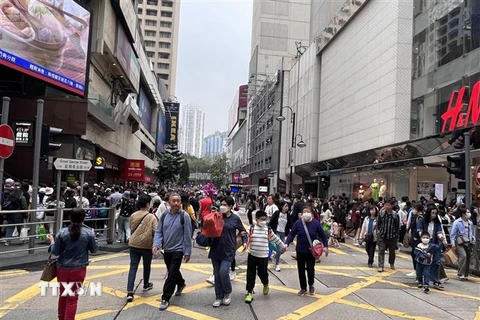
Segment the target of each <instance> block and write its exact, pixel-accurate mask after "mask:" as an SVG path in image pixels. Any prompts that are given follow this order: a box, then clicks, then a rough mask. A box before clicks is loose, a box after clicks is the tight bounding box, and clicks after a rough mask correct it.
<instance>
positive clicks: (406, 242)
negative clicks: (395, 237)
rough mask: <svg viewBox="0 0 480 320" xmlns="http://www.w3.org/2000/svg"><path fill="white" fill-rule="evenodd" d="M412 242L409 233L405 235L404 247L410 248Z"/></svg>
mask: <svg viewBox="0 0 480 320" xmlns="http://www.w3.org/2000/svg"><path fill="white" fill-rule="evenodd" d="M410 241H411V236H410V233H409V232H407V233H405V236H404V237H403V247H404V248H408V247H410Z"/></svg>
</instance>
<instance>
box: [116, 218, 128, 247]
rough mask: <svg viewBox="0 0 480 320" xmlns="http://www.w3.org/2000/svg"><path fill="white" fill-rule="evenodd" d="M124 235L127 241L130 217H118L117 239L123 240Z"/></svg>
mask: <svg viewBox="0 0 480 320" xmlns="http://www.w3.org/2000/svg"><path fill="white" fill-rule="evenodd" d="M125 235H127V241H128V240H130V217H123V216H119V217H118V239H119V240H121V241H125Z"/></svg>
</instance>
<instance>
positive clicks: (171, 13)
mask: <svg viewBox="0 0 480 320" xmlns="http://www.w3.org/2000/svg"><path fill="white" fill-rule="evenodd" d="M161 14H162V17H167V18H171V17H172V16H173V12H171V11H162V13H161Z"/></svg>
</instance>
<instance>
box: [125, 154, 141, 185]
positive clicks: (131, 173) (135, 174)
mask: <svg viewBox="0 0 480 320" xmlns="http://www.w3.org/2000/svg"><path fill="white" fill-rule="evenodd" d="M124 172H125V180H127V181H141V182H144V179H145V160H130V159H129V160H127V161H126V162H125V171H124Z"/></svg>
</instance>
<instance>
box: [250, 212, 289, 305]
mask: <svg viewBox="0 0 480 320" xmlns="http://www.w3.org/2000/svg"><path fill="white" fill-rule="evenodd" d="M255 218H256V224H254V225H253V226H251V227H250V234H249V236H248V244H247V248H248V250H249V253H248V260H247V295H246V296H245V303H251V302H252V300H253V288H254V287H255V278H256V276H257V272H258V276H259V277H260V280H261V281H262V283H263V294H264V295H267V294H268V292H269V287H268V270H267V269H268V251H269V242H270V241H273V242H274V243H275V244H276V245H277V247H278V248H280V249H282V252H285V251H286V247H285V244H284V243H283V242H282V240H280V238H279V237H278V236H277V235H276V234H275V233H274V232H272V229H271V228H270V227H268V226H267V213H266V212H265V211H261V210H259V211H257V212H256V214H255ZM257 270H258V271H257Z"/></svg>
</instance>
